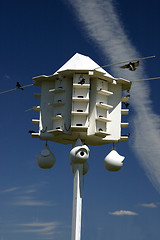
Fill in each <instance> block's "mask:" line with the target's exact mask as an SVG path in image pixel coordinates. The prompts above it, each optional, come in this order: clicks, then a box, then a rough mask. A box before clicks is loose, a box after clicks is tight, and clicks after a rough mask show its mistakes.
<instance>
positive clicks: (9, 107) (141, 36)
mask: <svg viewBox="0 0 160 240" xmlns="http://www.w3.org/2000/svg"><path fill="white" fill-rule="evenodd" d="M113 6H114V7H113ZM158 10H159V3H158V1H155V0H153V1H152V4H151V2H148V1H144V0H142V1H139V0H135V1H134V4H130V3H128V1H126V0H123V1H122V0H119V1H107V0H106V1H103V0H97V1H96V0H85V1H83V0H81V1H80V0H74V1H72V0H66V1H63V0H60V1H58V0H54V1H51V0H46V1H41V0H39V1H37V0H35V1H30V0H28V1H18V0H15V1H14V2H13V1H11V0H6V1H2V2H1V8H0V31H1V38H0V53H1V54H0V65H1V68H0V82H1V86H0V91H5V90H9V89H12V88H15V85H16V82H17V81H19V82H20V83H21V84H22V85H27V84H30V83H32V77H35V76H38V75H42V74H44V75H51V74H52V73H54V72H55V71H56V70H57V69H59V68H60V67H61V66H62V65H63V64H64V63H65V62H66V61H67V60H68V59H69V58H71V57H72V56H73V55H74V54H75V53H76V52H78V53H81V54H84V55H87V56H89V57H90V58H92V59H93V60H94V61H95V62H97V63H98V64H99V65H105V64H110V63H115V62H119V61H124V60H127V59H130V58H139V57H145V56H150V55H156V58H154V59H150V60H144V61H143V62H141V63H142V64H141V65H140V67H139V68H138V69H137V70H136V72H134V73H131V72H129V71H128V70H125V69H120V68H119V67H118V66H115V67H113V68H107V69H106V70H107V71H108V72H109V73H111V74H112V75H113V76H115V77H125V78H126V79H129V80H134V79H142V78H146V77H158V76H160V70H159V41H160V35H159V21H160V16H159V11H158ZM159 88H160V82H159V80H154V81H150V82H143V83H133V84H132V91H131V102H130V114H129V116H128V120H129V123H130V127H129V131H130V133H131V136H130V138H129V141H128V142H127V143H120V144H117V145H116V148H117V151H118V152H119V153H120V154H121V155H124V156H125V157H126V158H125V161H124V166H123V168H122V170H121V171H119V172H116V173H110V172H107V171H106V170H105V169H104V166H103V165H104V164H103V160H104V158H105V156H106V155H107V154H108V153H109V151H110V149H111V145H104V146H97V147H93V146H90V150H91V151H90V158H89V166H90V170H89V172H88V173H87V175H85V177H84V191H83V195H84V199H83V223H82V239H87V240H90V239H97V240H106V239H110V240H122V239H123V240H128V239H130V240H134V239H136V240H144V239H145V240H150V239H152V240H157V239H158V236H159V221H160V195H159V194H160V176H159V172H160V163H159V162H160V161H159V134H160V131H159V123H160V122H159V115H160V108H159V101H160V99H159ZM38 91H39V89H37V87H35V86H34V87H29V88H26V89H25V90H24V91H20V90H19V91H18V90H17V91H13V92H10V93H6V94H1V95H0V107H1V127H0V131H1V138H0V146H1V168H0V183H1V184H0V240H20V239H23V240H28V239H30V240H47V239H55V240H60V239H64V238H65V239H70V238H71V218H72V188H73V174H72V172H71V170H70V164H69V152H70V150H71V146H70V145H69V146H67V145H60V144H57V143H52V142H51V143H49V146H50V149H51V150H52V152H53V153H54V155H55V157H56V164H55V166H54V167H53V168H52V169H50V170H42V169H40V168H38V166H37V164H36V158H35V155H36V154H37V153H39V152H40V151H41V149H42V147H43V145H44V142H42V141H40V140H37V139H32V138H31V136H30V135H29V134H28V130H30V129H34V130H38V129H37V128H36V127H35V126H34V125H32V122H31V119H32V118H34V119H35V118H36V117H38V114H37V113H35V112H34V111H28V112H25V110H27V109H29V108H32V106H35V105H39V101H38V100H36V99H34V97H33V93H34V92H38Z"/></svg>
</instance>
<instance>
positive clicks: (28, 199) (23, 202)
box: [13, 196, 55, 207]
mask: <svg viewBox="0 0 160 240" xmlns="http://www.w3.org/2000/svg"><path fill="white" fill-rule="evenodd" d="M13 204H14V205H17V206H29V207H35V206H46V207H47V206H54V205H55V204H54V203H52V202H51V201H40V200H36V199H35V198H34V197H33V196H18V197H17V198H16V199H15V201H14V203H13Z"/></svg>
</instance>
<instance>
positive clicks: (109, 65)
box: [94, 56, 156, 70]
mask: <svg viewBox="0 0 160 240" xmlns="http://www.w3.org/2000/svg"><path fill="white" fill-rule="evenodd" d="M155 57H156V56H149V57H143V58H137V59H130V60H127V61H122V62H118V63H113V64H108V65H104V66H100V67H97V68H95V69H94V70H96V69H98V68H101V67H111V66H114V65H118V64H121V63H127V62H132V61H139V60H144V59H149V58H155Z"/></svg>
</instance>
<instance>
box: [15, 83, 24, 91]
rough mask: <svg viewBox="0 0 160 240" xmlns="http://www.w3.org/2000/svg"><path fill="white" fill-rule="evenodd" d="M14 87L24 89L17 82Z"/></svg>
mask: <svg viewBox="0 0 160 240" xmlns="http://www.w3.org/2000/svg"><path fill="white" fill-rule="evenodd" d="M16 87H17V88H18V89H21V90H24V89H23V88H22V86H21V84H20V83H19V82H17V84H16Z"/></svg>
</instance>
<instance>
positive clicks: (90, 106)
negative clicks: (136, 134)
mask: <svg viewBox="0 0 160 240" xmlns="http://www.w3.org/2000/svg"><path fill="white" fill-rule="evenodd" d="M33 83H34V85H36V86H38V87H40V88H41V93H39V94H35V97H37V98H40V106H37V107H35V108H34V109H35V111H39V112H40V116H39V119H33V120H32V122H33V123H34V124H38V125H39V132H38V133H33V134H32V136H33V137H38V138H40V139H44V140H50V141H55V142H59V143H64V144H73V143H74V142H75V141H76V139H77V138H80V139H81V140H82V141H83V142H84V143H85V144H90V145H101V144H106V143H112V142H119V141H126V140H127V139H128V136H127V134H126V135H122V134H121V131H122V130H121V129H122V128H126V127H128V123H122V122H121V119H122V118H121V115H123V114H124V115H127V114H128V111H129V110H128V109H122V102H126V101H127V100H126V97H123V98H122V92H123V91H126V90H129V89H130V87H131V82H130V81H128V80H125V79H122V78H114V77H113V76H111V75H110V74H109V73H107V72H106V71H105V70H104V69H102V68H101V67H100V66H99V65H98V64H97V63H95V62H94V61H93V60H92V59H91V58H89V57H87V56H84V55H81V54H78V53H76V54H75V55H74V56H73V57H72V58H71V59H70V60H69V61H67V62H66V63H65V64H64V65H63V66H62V67H61V68H60V69H59V70H58V71H57V72H55V73H54V74H53V75H51V76H44V75H42V76H38V77H34V78H33Z"/></svg>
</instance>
